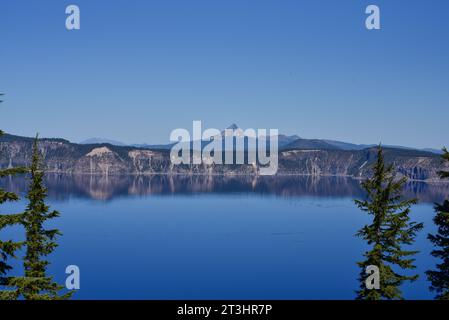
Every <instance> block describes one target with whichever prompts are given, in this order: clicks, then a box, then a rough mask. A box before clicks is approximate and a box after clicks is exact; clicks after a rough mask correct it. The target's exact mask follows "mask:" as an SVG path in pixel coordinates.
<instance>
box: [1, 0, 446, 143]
mask: <svg viewBox="0 0 449 320" xmlns="http://www.w3.org/2000/svg"><path fill="white" fill-rule="evenodd" d="M69 4H77V5H78V6H79V7H80V10H81V30H79V31H67V30H66V29H65V18H66V14H65V8H66V6H67V5H69ZM369 4H376V5H378V6H379V7H380V9H381V24H382V29H381V30H379V31H368V30H367V29H366V28H365V23H364V21H365V18H366V15H365V8H366V6H367V5H369ZM448 18H449V1H447V0H430V1H424V0H416V1H405V0H397V1H378V0H372V1H355V0H341V1H335V0H326V1H324V0H321V1H317V0H309V1H299V0H296V1H289V0H282V1H279V0H273V1H265V0H259V1H254V0H251V1H249V0H226V1H225V0H220V1H218V0H204V1H203V0H201V1H198V0H188V1H186V0H164V1H162V0H159V1H151V0H146V1H143V0H142V1H139V0H134V1H124V0H110V1H106V0H95V1H92V0H88V1H87V0H72V1H70V2H69V1H60V0H46V1H39V2H38V1H31V0H29V1H23V0H3V1H1V3H0V41H1V42H0V92H5V93H6V96H5V103H3V104H2V106H1V118H0V127H2V129H4V130H6V131H8V132H10V133H14V134H20V135H27V136H33V135H34V134H35V133H36V132H39V133H40V134H41V135H42V136H45V137H63V138H67V139H69V140H72V141H80V140H83V139H86V138H90V137H107V138H110V139H116V140H120V141H123V142H126V143H141V142H152V143H160V142H166V141H168V139H169V135H170V132H171V130H173V129H175V128H191V126H192V121H193V120H202V121H203V123H204V125H205V126H206V127H215V128H224V127H226V126H228V125H229V124H231V123H234V122H235V123H237V124H238V125H239V126H240V127H242V128H249V127H252V128H278V129H279V130H280V131H281V132H283V133H287V134H299V135H300V136H302V137H305V138H331V139H339V140H344V141H350V142H356V143H377V142H379V141H382V142H383V143H386V144H400V145H407V146H415V147H434V148H441V147H442V146H443V145H448V144H449V134H448V133H447V132H445V130H444V129H443V128H447V125H448V124H447V121H448V119H449V58H448V57H449V19H448ZM190 130H191V129H190ZM446 131H447V130H446Z"/></svg>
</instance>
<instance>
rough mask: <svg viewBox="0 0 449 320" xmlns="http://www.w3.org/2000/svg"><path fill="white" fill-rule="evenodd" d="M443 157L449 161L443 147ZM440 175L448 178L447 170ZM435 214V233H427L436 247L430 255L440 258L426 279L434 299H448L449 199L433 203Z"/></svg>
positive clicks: (428, 272) (448, 153)
mask: <svg viewBox="0 0 449 320" xmlns="http://www.w3.org/2000/svg"><path fill="white" fill-rule="evenodd" d="M443 151H444V154H443V159H444V160H445V161H448V162H449V152H448V151H447V149H443ZM439 174H440V177H441V178H442V179H443V178H449V172H447V171H441V172H440V173H439ZM435 212H436V215H435V217H434V219H433V221H434V223H435V225H436V226H437V228H438V230H437V234H435V235H432V234H429V235H428V237H427V238H428V239H429V240H430V241H431V242H432V243H433V245H434V246H435V247H436V249H435V250H433V251H432V256H434V257H436V258H438V259H440V260H441V263H439V264H437V270H431V271H427V272H426V274H427V279H428V280H429V281H430V283H431V286H430V290H432V291H434V292H436V293H437V296H436V297H435V298H436V299H439V300H449V200H445V201H444V202H443V204H436V205H435Z"/></svg>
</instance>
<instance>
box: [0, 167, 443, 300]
mask: <svg viewBox="0 0 449 320" xmlns="http://www.w3.org/2000/svg"><path fill="white" fill-rule="evenodd" d="M0 185H1V186H2V187H4V188H7V189H8V190H10V191H16V192H18V193H19V194H21V195H24V192H25V191H26V180H25V179H24V178H7V179H2V181H1V184H0ZM46 185H47V187H48V188H49V199H48V203H49V204H50V205H51V207H52V209H56V210H58V211H60V212H61V217H60V218H58V219H56V220H55V221H54V222H52V223H51V224H52V226H56V227H57V228H59V229H60V230H61V231H62V233H63V236H62V237H60V238H59V240H58V243H59V247H58V248H57V249H56V251H55V252H54V253H53V254H52V255H51V256H50V257H49V260H50V261H51V265H50V267H49V270H48V271H49V274H52V275H54V276H55V279H56V280H57V281H58V282H60V283H64V282H65V277H66V274H65V268H66V266H67V265H77V266H79V268H80V270H81V289H80V290H79V291H77V292H76V293H75V295H74V298H76V299H353V298H354V297H355V293H354V292H355V290H357V288H358V286H359V283H358V280H357V279H358V276H359V268H358V266H357V265H356V262H357V261H360V260H362V254H363V252H364V250H365V249H366V245H365V244H364V242H363V241H362V240H361V239H359V238H357V237H355V236H354V234H355V233H356V232H357V230H358V229H360V228H361V227H362V226H363V225H364V224H365V223H368V222H369V217H368V216H367V215H366V214H365V213H362V212H361V211H360V210H359V209H358V208H357V207H356V206H355V205H354V203H353V199H354V198H361V197H363V196H364V193H363V191H362V189H361V187H360V183H359V181H357V180H353V179H350V178H337V177H321V178H320V177H297V176H285V177H259V178H256V177H222V176H172V177H170V176H152V177H135V176H120V177H98V176H64V175H48V176H47V179H46ZM404 193H405V195H406V196H407V197H415V196H416V197H418V198H419V199H420V203H419V204H418V205H416V206H414V207H413V210H412V218H413V220H414V221H419V222H424V224H425V229H424V230H423V231H422V232H421V233H420V234H419V236H418V238H417V241H416V243H415V244H414V246H413V248H416V249H418V250H420V253H419V254H418V255H417V256H416V258H417V261H416V264H417V269H416V270H415V272H416V273H418V274H420V279H419V280H418V281H416V282H414V283H411V284H407V285H404V286H403V287H402V289H403V291H404V296H405V298H407V299H431V298H433V297H434V293H432V292H430V291H429V289H428V287H429V283H428V282H427V280H426V276H425V274H424V273H425V271H427V270H429V269H432V268H434V266H435V263H436V262H437V261H436V260H435V259H434V258H432V257H431V255H430V251H431V250H432V245H431V243H430V242H429V241H428V240H427V234H428V233H429V232H434V231H435V229H436V228H435V226H434V224H433V222H432V218H433V216H434V211H433V203H434V202H442V201H443V199H444V198H449V185H447V184H442V183H441V184H426V183H419V182H413V183H409V184H407V186H406V188H405V190H404ZM25 205H26V201H25V200H21V201H19V202H17V203H14V204H8V205H2V206H1V207H0V208H1V210H2V212H11V211H13V210H14V211H20V210H23V208H24V206H25ZM0 213H1V212H0ZM0 237H1V238H2V239H8V238H15V239H20V238H21V237H23V231H22V230H21V229H19V228H16V227H15V228H9V229H5V230H2V231H1V233H0Z"/></svg>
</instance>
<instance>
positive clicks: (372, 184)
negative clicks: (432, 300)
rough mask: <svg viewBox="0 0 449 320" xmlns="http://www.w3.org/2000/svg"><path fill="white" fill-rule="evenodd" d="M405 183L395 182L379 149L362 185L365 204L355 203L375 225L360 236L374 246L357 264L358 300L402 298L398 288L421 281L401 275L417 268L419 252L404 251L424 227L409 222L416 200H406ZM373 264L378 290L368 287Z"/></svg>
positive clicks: (372, 224) (367, 226) (367, 228)
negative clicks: (378, 283)
mask: <svg viewBox="0 0 449 320" xmlns="http://www.w3.org/2000/svg"><path fill="white" fill-rule="evenodd" d="M406 181H407V180H406V178H402V179H399V180H398V179H396V177H395V174H394V170H393V166H392V165H389V166H387V165H386V164H385V161H384V155H383V150H382V148H381V146H379V149H378V153H377V162H376V164H375V165H374V167H373V176H372V177H371V178H369V179H367V180H365V181H364V182H363V183H362V186H363V188H364V189H365V191H366V192H367V198H366V200H363V201H360V200H355V203H356V204H357V206H358V207H359V208H360V209H361V210H362V211H365V212H367V213H368V214H369V215H371V216H372V217H373V220H372V223H371V224H369V225H366V226H364V227H363V228H362V229H361V230H360V231H359V232H358V233H357V236H359V237H361V238H363V239H364V240H365V241H366V242H367V244H368V245H369V246H370V247H371V249H370V250H369V251H367V252H365V254H364V257H365V258H366V259H365V261H362V262H359V263H358V265H359V266H360V268H361V272H360V279H359V280H360V282H361V286H360V290H359V291H357V299H366V300H384V299H387V300H390V299H403V297H402V291H401V290H400V288H399V287H400V286H401V285H402V284H403V283H404V282H405V281H414V280H416V279H417V278H418V276H417V275H413V276H409V275H404V274H400V273H399V272H400V270H401V269H414V268H415V266H414V265H413V263H414V260H415V259H413V258H412V256H413V255H415V254H416V253H417V251H410V250H405V249H404V248H403V245H411V244H412V243H413V242H414V239H415V237H416V234H417V233H418V232H419V231H420V230H421V229H422V228H423V224H422V223H415V222H410V217H409V213H410V208H411V206H412V205H414V204H416V203H417V200H416V199H410V200H404V199H403V197H402V189H403V186H404V184H405V183H406ZM370 265H372V266H376V267H378V268H379V272H380V281H379V282H380V288H379V289H372V290H370V289H368V288H366V285H365V280H366V277H367V275H366V273H365V271H366V267H367V266H370Z"/></svg>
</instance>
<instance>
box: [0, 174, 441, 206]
mask: <svg viewBox="0 0 449 320" xmlns="http://www.w3.org/2000/svg"><path fill="white" fill-rule="evenodd" d="M0 186H1V187H3V188H5V189H6V190H9V191H12V192H16V193H19V194H24V192H25V191H26V188H27V181H26V179H25V178H24V177H14V178H8V179H1V181H0ZM46 186H47V187H48V194H49V197H50V198H51V199H55V200H67V199H69V198H70V197H76V198H90V199H93V200H103V201H107V200H112V199H114V198H117V197H128V196H150V195H172V194H179V195H191V194H201V193H203V194H204V193H214V194H230V193H233V194H236V193H253V194H259V195H263V196H270V195H274V196H280V197H303V196H319V197H338V198H342V197H350V198H361V197H363V195H364V191H363V190H362V188H361V186H360V181H359V180H356V179H352V178H346V177H319V176H259V177H256V176H213V175H210V176H207V175H192V176H184V175H154V176H95V175H92V176H91V175H56V174H48V175H47V176H46ZM404 194H405V197H407V198H412V197H417V198H418V199H419V200H420V201H421V202H428V203H434V202H438V201H441V199H446V198H448V197H449V184H447V183H425V182H415V181H411V182H408V183H407V185H406V187H405V190H404Z"/></svg>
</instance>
